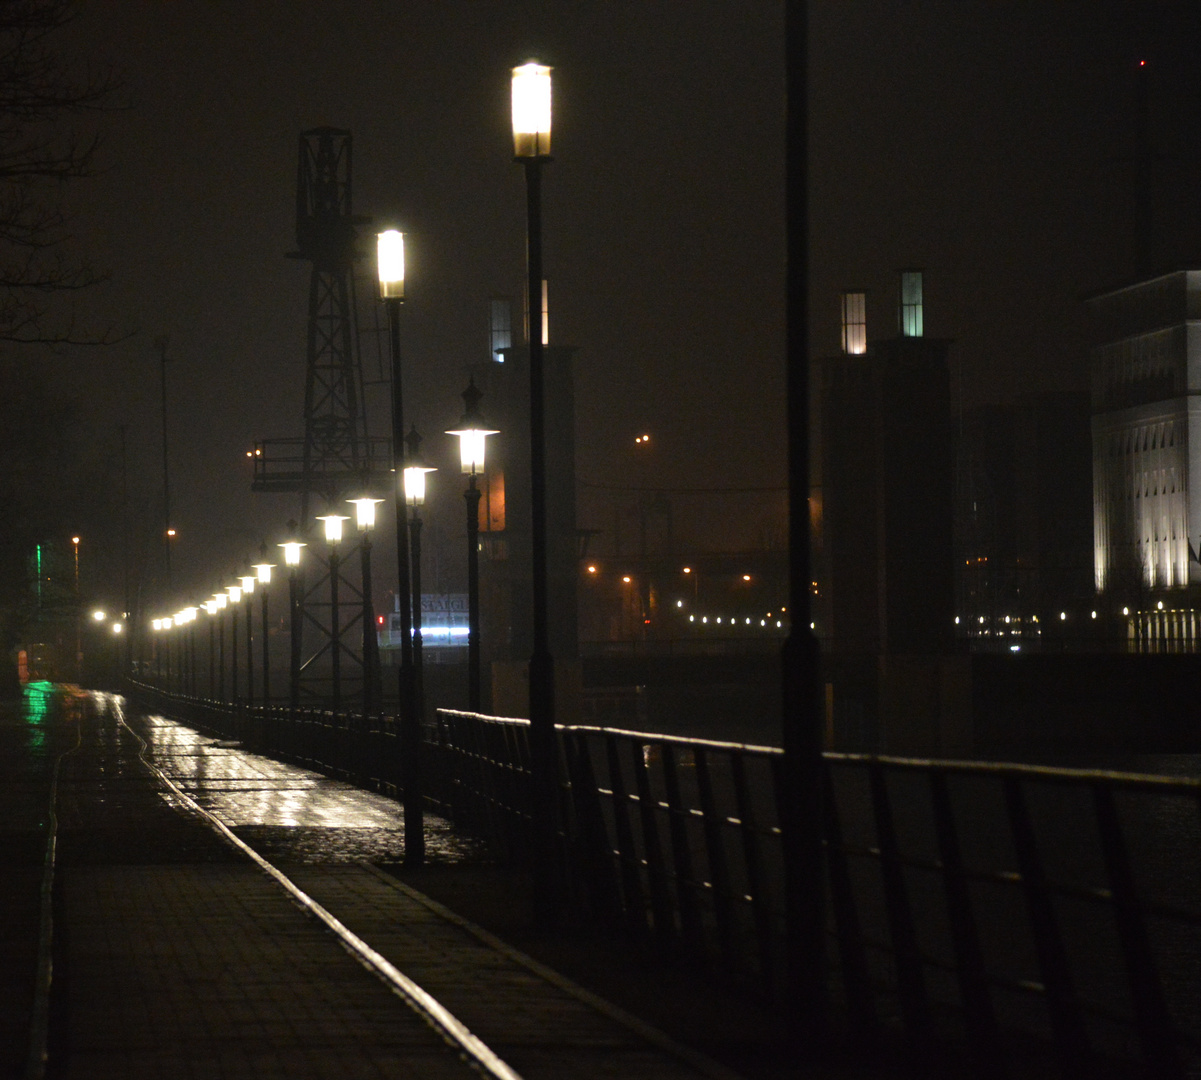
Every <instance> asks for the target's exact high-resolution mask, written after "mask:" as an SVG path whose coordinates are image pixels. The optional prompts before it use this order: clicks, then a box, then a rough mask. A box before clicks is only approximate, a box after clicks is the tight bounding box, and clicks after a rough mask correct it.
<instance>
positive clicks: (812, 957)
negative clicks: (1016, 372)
mask: <svg viewBox="0 0 1201 1080" xmlns="http://www.w3.org/2000/svg"><path fill="white" fill-rule="evenodd" d="M786 19H787V23H786V26H787V29H786V39H787V40H786V45H787V65H788V69H787V79H788V120H787V191H786V198H787V215H788V271H787V282H786V287H787V300H786V302H787V312H788V341H787V357H788V360H787V364H788V372H787V376H788V405H787V413H788V484H789V536H790V539H789V573H790V586H789V590H790V600H789V602H790V603H791V605H792V608H791V615H792V618H791V622H790V628H789V632H788V638H787V640H786V641H785V644H784V649H783V674H784V687H783V691H784V693H783V717H782V721H783V725H782V726H783V747H784V766H783V768H784V785H783V787H784V794H783V797H782V798H781V799H780V826H781V833H782V839H783V845H784V882H785V908H786V917H787V928H788V955H787V970H788V974H789V986H790V991H791V993H790V995H789V1000H790V1001H791V1002H792V1005H793V1009H792V1013H793V1015H792V1016H791V1017H790V1019H791V1021H792V1023H791V1024H790V1029H791V1030H792V1031H793V1032H794V1033H795V1035H796V1038H797V1040H798V1046H799V1047H802V1048H804V1047H810V1048H816V1047H817V1046H818V1045H819V1044H820V1042H821V1041H822V1039H823V1037H824V1034H825V1027H826V942H825V889H824V872H825V871H824V860H823V858H822V832H823V830H822V783H823V761H822V724H821V711H820V709H819V697H818V688H819V686H820V681H819V666H818V665H819V661H820V656H819V651H818V644H817V639H816V637H815V635H814V634H813V632H812V631H811V629H810V626H809V624H810V620H811V614H810V608H811V597H812V594H811V593H810V585H809V583H810V581H811V580H812V577H811V559H810V538H809V132H808V122H807V109H808V103H809V96H808V49H809V27H808V12H807V4H806V2H805V0H789V3H788V6H787V9H786ZM810 1052H811V1053H812V1049H811V1050H810Z"/></svg>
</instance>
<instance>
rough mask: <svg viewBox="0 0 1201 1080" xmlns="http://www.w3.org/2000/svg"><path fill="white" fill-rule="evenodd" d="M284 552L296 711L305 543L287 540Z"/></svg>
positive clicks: (290, 690) (291, 697)
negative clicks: (301, 575) (301, 555)
mask: <svg viewBox="0 0 1201 1080" xmlns="http://www.w3.org/2000/svg"><path fill="white" fill-rule="evenodd" d="M279 546H280V547H281V548H283V550H284V565H285V566H286V567H287V568H288V627H289V631H290V633H289V643H290V657H289V663H288V702H289V704H290V705H291V706H292V708H293V709H295V708H296V707H297V706H298V705H299V704H300V579H299V577H300V549H301V548H302V547H305V544H304V543H303V541H300V540H287V541H285V542H284V543H282V544H280V545H279Z"/></svg>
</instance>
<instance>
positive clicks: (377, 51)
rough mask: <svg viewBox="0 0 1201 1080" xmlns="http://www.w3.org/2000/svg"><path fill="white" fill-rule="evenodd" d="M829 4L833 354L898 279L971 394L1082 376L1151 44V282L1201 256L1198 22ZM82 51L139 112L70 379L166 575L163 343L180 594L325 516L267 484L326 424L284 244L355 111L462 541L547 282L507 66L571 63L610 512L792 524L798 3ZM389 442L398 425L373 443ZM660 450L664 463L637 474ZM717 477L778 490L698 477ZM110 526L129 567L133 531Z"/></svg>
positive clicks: (983, 397)
mask: <svg viewBox="0 0 1201 1080" xmlns="http://www.w3.org/2000/svg"><path fill="white" fill-rule="evenodd" d="M915 8H920V10H919V11H915V10H913V9H915ZM810 10H811V59H812V70H811V84H812V100H811V103H810V116H811V128H812V147H811V163H812V166H811V176H812V227H813V247H812V256H811V259H812V267H813V275H814V276H813V293H812V311H813V332H812V344H813V350H814V352H815V353H816V354H818V355H821V354H827V353H830V352H833V351H834V350H835V349H836V347H837V341H838V327H837V313H838V308H837V294H838V291H839V290H840V289H842V288H848V287H865V288H867V289H868V290H869V299H868V305H869V306H868V319H869V334H870V335H872V336H876V335H879V336H887V335H889V334H891V333H894V332H895V314H894V310H895V297H894V284H893V282H894V277H895V271H896V270H897V269H898V268H900V267H902V266H918V267H922V268H924V269H925V271H926V279H925V282H926V284H925V293H926V331H927V333H928V334H931V335H937V336H945V337H950V338H953V339H954V341H955V345H954V347H953V349H952V364H953V371H952V378H953V387H954V395H955V400H956V403H957V404H958V405H961V406H971V405H973V404H977V403H982V402H991V401H1007V400H1010V399H1011V398H1012V397H1013V396H1014V395H1015V394H1016V393H1018V392H1022V391H1027V390H1039V389H1084V388H1085V387H1086V386H1087V368H1086V362H1085V353H1084V343H1083V338H1082V328H1083V322H1082V316H1083V313H1082V311H1081V305H1080V299H1081V298H1082V297H1083V296H1086V295H1088V294H1089V293H1090V292H1093V291H1096V290H1097V289H1099V288H1102V287H1104V286H1106V285H1109V284H1113V283H1117V282H1121V281H1124V280H1127V279H1129V278H1130V277H1132V275H1133V272H1134V262H1133V226H1132V212H1131V208H1132V203H1133V195H1132V190H1133V186H1132V185H1133V181H1132V178H1133V175H1134V166H1133V163H1132V155H1133V146H1134V139H1133V131H1134V101H1135V90H1134V86H1135V78H1136V65H1137V62H1138V60H1139V59H1146V60H1147V62H1148V64H1149V65H1150V69H1149V72H1148V74H1149V76H1150V78H1151V95H1152V96H1151V114H1152V133H1153V139H1154V142H1155V146H1156V150H1157V152H1158V158H1157V161H1156V166H1155V182H1156V187H1155V206H1156V226H1157V236H1156V262H1157V264H1158V265H1162V266H1163V267H1170V266H1174V265H1179V264H1181V263H1184V262H1190V261H1191V263H1192V264H1193V265H1201V262H1198V260H1199V259H1201V209H1198V207H1197V205H1196V204H1197V202H1198V200H1197V199H1196V197H1195V192H1196V191H1197V189H1198V181H1201V139H1199V135H1201V123H1199V120H1198V117H1199V115H1201V80H1199V78H1198V76H1197V74H1195V72H1194V70H1193V68H1194V67H1195V64H1194V63H1193V60H1194V58H1195V55H1196V50H1195V46H1196V44H1197V43H1198V38H1199V36H1201V35H1199V34H1198V27H1197V25H1196V22H1197V17H1196V16H1194V15H1192V14H1191V12H1190V11H1189V10H1188V8H1187V7H1186V6H1185V5H1180V6H1174V5H1138V6H1137V7H1136V6H1135V5H1118V4H1104V3H1096V2H1090V3H1056V4H1047V3H1044V2H1020V3H1006V4H995V3H985V2H974V0H955V2H947V3H941V2H929V0H927V2H923V3H922V4H921V5H904V4H897V3H882V2H877V3H872V2H866V0H829V2H819V3H813V4H811V5H810ZM68 38H69V42H70V45H71V47H72V49H75V50H77V51H79V52H80V53H81V54H86V55H89V56H90V57H91V58H92V59H93V61H95V62H99V63H101V64H112V65H113V66H115V67H116V68H118V69H119V70H120V71H121V73H122V74H123V75H124V78H125V80H126V89H125V91H124V92H123V98H124V100H125V101H126V102H127V103H128V106H129V107H128V108H127V109H125V110H122V111H118V112H114V113H112V114H110V115H108V116H106V117H103V118H101V120H100V121H99V127H100V130H101V131H102V133H103V135H104V139H105V144H104V150H103V155H102V164H103V167H104V171H103V173H102V174H101V175H100V176H98V177H96V178H94V179H91V180H87V181H83V182H80V183H79V184H78V185H76V186H75V187H74V188H73V189H72V190H71V191H70V192H69V199H70V203H71V206H72V208H73V210H74V211H75V212H76V215H77V216H76V219H75V223H74V234H75V241H74V246H75V249H76V250H78V251H79V252H80V253H81V254H83V255H85V256H86V257H87V258H88V259H89V260H90V261H91V262H92V263H93V264H94V265H95V266H96V267H97V268H99V269H101V270H103V271H105V272H107V274H108V275H109V276H110V281H109V283H108V284H106V285H104V286H102V287H100V288H98V289H96V290H94V291H93V292H92V293H91V294H89V295H87V296H85V297H83V298H81V299H80V301H79V309H78V313H77V314H78V317H79V318H80V319H82V320H84V321H85V322H88V321H91V322H92V323H94V324H98V325H100V324H102V325H112V326H114V327H115V328H117V329H118V330H120V331H122V332H126V333H129V334H130V335H131V336H130V337H129V338H128V339H127V340H126V341H124V342H123V343H121V344H119V345H116V346H112V347H109V348H106V349H96V350H88V349H84V350H75V351H68V352H60V353H58V354H56V355H54V356H47V355H44V354H43V355H41V356H39V357H38V363H39V365H42V368H41V370H51V371H53V374H54V377H55V378H56V379H61V384H62V385H63V387H64V388H68V387H69V388H72V389H74V390H76V391H78V392H80V393H82V394H83V395H84V397H85V400H86V402H87V410H88V415H89V417H90V421H91V423H92V425H93V431H94V439H95V444H96V446H97V448H98V453H99V454H102V455H103V454H114V453H115V448H116V446H117V445H118V434H117V432H118V428H119V425H120V424H121V423H126V424H127V425H129V448H130V479H131V487H132V491H133V495H134V497H133V499H132V503H133V505H134V518H135V519H136V522H137V527H136V528H135V530H134V531H135V534H136V535H135V539H134V547H135V548H136V550H135V553H134V554H135V561H138V562H139V563H144V564H145V565H146V567H147V570H146V573H147V574H148V575H150V576H151V577H152V576H153V570H154V567H153V563H154V558H155V557H156V556H157V535H156V534H157V528H158V523H159V522H160V521H161V483H162V458H161V427H160V423H161V421H160V414H159V401H158V394H159V381H158V380H159V363H158V360H157V355H156V353H155V351H154V348H153V341H154V339H155V338H156V337H157V336H159V335H169V336H170V346H169V356H170V358H171V359H170V362H169V365H168V372H167V373H168V395H169V402H168V410H169V441H170V469H171V486H172V502H173V506H174V511H173V515H172V517H173V524H175V525H176V527H177V528H178V529H179V532H180V536H179V540H178V546H177V547H176V549H175V551H176V555H175V562H176V567H177V584H179V585H180V586H181V590H182V591H186V588H185V587H188V588H195V589H196V590H197V591H199V592H200V594H201V595H208V594H209V593H210V592H211V591H213V590H214V589H215V588H216V587H218V585H220V584H224V583H225V580H226V578H227V577H228V574H229V573H230V572H231V571H232V570H233V568H234V567H235V566H239V565H240V564H241V563H242V561H243V560H244V559H245V557H246V556H247V555H250V554H252V553H255V552H256V549H257V545H258V542H259V540H260V539H263V538H265V539H267V540H268V541H269V542H271V543H274V542H275V541H276V540H277V539H281V538H282V535H281V534H282V530H283V526H284V523H285V522H286V521H287V520H288V518H289V517H291V516H293V515H294V514H295V512H296V508H297V500H296V499H294V498H292V497H285V496H266V495H254V494H252V493H251V492H250V474H249V468H248V463H247V461H246V458H245V452H246V450H247V449H248V448H249V446H250V445H251V444H252V443H253V441H254V440H255V439H259V438H264V437H287V436H299V435H300V434H301V433H302V395H303V387H304V360H305V356H304V337H305V313H306V302H307V279H308V272H307V266H306V265H305V264H303V263H298V262H295V261H292V260H288V259H286V258H285V257H284V255H285V253H286V252H288V251H290V250H292V249H293V248H294V246H295V241H294V199H295V172H296V144H297V136H298V134H299V132H300V131H301V130H302V129H305V128H310V127H314V126H319V125H324V124H330V125H334V126H338V127H345V128H349V129H350V130H351V131H352V132H353V134H354V140H355V144H354V150H355V209H356V211H357V212H358V213H361V214H365V215H370V216H371V217H372V218H373V222H374V224H373V225H371V226H367V227H365V228H364V229H363V233H364V234H365V235H366V236H368V237H370V234H371V233H373V232H374V231H376V229H377V228H383V227H388V226H396V227H399V228H402V229H404V230H405V231H406V233H407V234H408V244H409V268H408V283H407V292H408V301H407V303H406V305H405V309H404V314H403V323H402V335H403V348H404V357H405V376H404V377H405V393H406V409H407V413H408V416H409V417H411V418H412V419H413V420H414V421H415V422H416V424H417V426H418V427H419V429H421V430H422V432H423V433H424V434H425V435H426V436H427V442H426V450H427V452H428V453H427V456H428V457H429V458H431V459H434V458H438V457H441V459H442V460H433V461H431V463H432V464H438V465H441V466H442V467H443V468H444V469H446V470H447V471H446V472H444V473H443V474H442V476H443V477H445V479H446V481H447V482H446V483H444V484H443V485H442V491H443V492H444V493H445V494H444V495H443V501H442V502H437V501H436V502H435V503H434V505H433V506H431V507H430V510H429V518H430V520H431V522H432V523H433V524H434V525H435V526H437V525H438V524H439V523H441V526H442V527H443V528H444V529H445V532H446V535H447V536H448V537H451V538H453V539H454V541H455V543H456V545H457V544H458V543H459V541H460V538H459V534H458V532H457V531H456V530H457V529H458V528H459V521H460V518H461V514H462V504H461V501H460V499H459V493H460V490H461V483H460V481H459V478H458V477H457V476H456V475H454V473H453V471H451V470H452V469H453V464H454V463H453V460H452V458H451V451H452V447H451V446H450V445H449V443H450V439H449V437H443V436H441V435H440V433H441V432H442V431H443V430H444V429H445V428H446V427H448V426H451V424H452V422H453V421H455V420H457V418H458V415H459V412H460V411H461V401H460V399H459V397H458V395H459V393H460V391H461V390H462V389H463V386H464V384H465V381H466V370H467V364H468V363H471V362H474V361H477V360H479V359H481V358H482V357H483V356H484V354H485V351H486V348H487V338H486V325H487V322H486V321H487V303H488V299H489V297H491V296H493V295H512V296H514V297H520V293H521V289H522V281H523V273H524V235H525V234H524V230H525V218H524V188H523V183H522V175H521V170H520V169H519V168H518V167H517V166H516V165H514V164H513V162H512V146H511V139H510V135H509V118H508V78H509V68H510V67H511V66H512V65H513V64H515V63H520V62H522V61H524V60H526V59H529V58H531V57H537V58H538V59H540V60H541V61H542V62H544V63H548V64H551V65H553V66H554V68H555V102H554V112H555V129H554V154H555V160H554V162H553V164H551V165H550V166H549V167H548V169H547V171H546V174H545V181H544V215H545V230H546V253H545V268H546V274H547V277H548V278H549V280H550V307H551V335H552V341H553V342H555V343H559V344H571V345H575V346H578V348H579V353H578V359H577V367H576V392H577V439H578V476H579V479H580V481H581V482H582V483H584V484H585V485H588V486H587V487H585V488H584V489H583V490H582V494H581V521H580V524H581V525H583V526H591V527H598V528H608V526H609V522H608V521H607V520H605V517H606V514H608V513H609V503H610V502H611V500H612V498H613V497H614V496H612V495H611V494H610V493H609V492H608V490H607V489H608V488H611V487H623V486H625V487H629V486H650V487H653V486H657V485H662V486H665V487H668V488H670V489H674V490H676V491H677V492H678V494H677V495H675V496H673V498H674V499H675V500H676V502H677V503H678V505H679V506H680V507H681V508H682V509H685V508H686V509H687V510H688V511H689V512H690V514H691V516H689V513H683V512H682V513H681V514H680V515H678V516H679V517H680V518H681V519H682V520H688V521H691V522H695V523H699V522H702V521H705V520H708V521H710V522H720V523H722V526H723V528H722V529H721V530H719V531H717V533H716V535H708V536H705V537H703V538H702V537H701V536H700V535H699V531H700V530H699V525H698V526H697V527H696V528H697V535H694V536H693V537H691V538H689V537H687V536H685V537H683V538H682V540H683V542H684V543H688V542H690V539H691V542H693V543H695V544H703V545H706V546H711V547H712V546H722V545H723V544H739V543H751V542H754V540H755V538H756V537H757V536H758V535H760V534H761V530H760V528H759V527H760V526H761V525H762V524H763V523H764V522H766V521H768V520H770V519H772V518H773V515H776V516H778V511H779V508H780V506H781V505H782V495H781V494H780V492H779V490H778V489H782V487H783V485H784V483H785V456H784V448H785V432H784V400H783V395H784V386H785V378H784V333H785V325H784V303H783V302H784V271H785V265H786V258H787V245H786V242H785V236H784V207H785V199H784V188H785V184H784V157H785V155H784V150H785V147H784V120H785V100H784V76H785V62H784V60H785V58H784V5H783V4H781V3H768V2H765V0H755V2H753V3H747V2H746V0H730V2H725V0H655V2H653V3H645V2H632V0H630V2H590V3H587V4H578V3H569V2H558V3H552V2H546V3H533V2H521V0H470V2H468V0H458V2H456V0H413V2H410V3H405V4H387V5H385V4H381V3H357V4H347V3H345V2H340V3H335V2H332V0H330V2H303V0H300V2H296V3H290V4H287V5H247V4H245V3H217V2H213V0H205V2H199V0H175V2H172V3H170V4H151V3H147V2H141V0H125V2H123V3H121V4H120V5H117V4H99V3H95V4H91V5H88V6H87V7H86V8H85V9H84V11H83V13H82V15H81V18H80V20H79V21H78V23H77V24H76V25H75V26H74V27H73V28H72V29H71V31H70V34H69V35H68ZM371 247H372V245H370V244H365V248H366V249H367V250H371ZM363 269H364V274H365V275H366V276H365V291H364V297H365V298H368V297H369V296H370V289H371V288H372V287H373V285H372V283H371V280H370V275H371V274H372V273H373V266H372V265H371V263H370V261H368V262H367V263H365V264H364V268H363ZM363 308H364V310H370V304H369V303H364V304H363ZM366 363H367V365H368V367H367V375H368V378H369V379H370V378H373V377H374V374H375V366H374V361H373V360H372V359H371V358H370V357H367V358H366ZM375 392H376V393H377V395H378V396H380V401H379V402H378V404H379V405H380V406H382V404H383V398H382V395H379V391H378V389H377V391H375ZM485 408H486V402H485ZM385 425H386V412H385V411H384V410H383V408H382V407H381V408H377V409H376V411H375V413H374V415H373V430H374V432H375V433H377V434H383V433H384V432H385V430H386V426H385ZM643 431H647V432H650V433H651V434H652V437H653V438H652V449H651V451H650V452H649V453H646V452H642V453H641V454H639V453H638V452H637V451H636V447H635V444H634V438H635V436H636V435H638V434H639V433H641V432H643ZM434 483H435V484H437V483H438V481H437V479H435V481H434ZM696 488H721V489H730V488H758V489H773V488H774V489H777V490H776V491H774V492H773V491H771V490H766V491H757V492H753V493H751V494H749V495H747V496H731V495H728V494H726V495H705V494H696V493H693V494H688V493H685V492H683V490H682V489H696ZM731 522H734V523H736V524H730V523H731ZM86 524H87V523H84V524H81V525H80V528H81V529H84V528H85V525H86ZM93 527H94V528H95V530H96V534H97V535H99V536H102V537H104V540H103V543H104V544H106V545H109V546H110V547H111V545H112V544H113V543H115V539H114V538H116V537H118V536H119V535H120V532H119V528H118V527H116V526H115V525H114V524H113V523H112V522H111V521H110V522H107V523H104V522H97V523H94V526H93ZM603 542H604V540H603V538H602V540H601V543H602V544H603ZM105 561H106V560H104V559H102V558H101V557H100V556H99V555H97V563H102V562H105ZM448 573H450V574H451V576H452V578H453V568H452V569H451V570H448ZM446 584H447V585H448V586H449V587H451V588H455V587H458V588H461V587H462V586H461V584H457V583H456V582H455V581H454V580H449V581H447V582H446ZM97 587H98V588H99V587H100V583H99V582H97ZM183 599H184V597H183V595H182V593H181V595H180V596H179V599H178V602H179V603H182V602H183Z"/></svg>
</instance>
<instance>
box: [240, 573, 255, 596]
mask: <svg viewBox="0 0 1201 1080" xmlns="http://www.w3.org/2000/svg"><path fill="white" fill-rule="evenodd" d="M238 580H239V581H240V582H241V583H242V592H244V593H245V594H246V595H247V596H249V595H250V594H251V593H252V592H254V582H255V576H254V575H253V574H240V575H239V576H238Z"/></svg>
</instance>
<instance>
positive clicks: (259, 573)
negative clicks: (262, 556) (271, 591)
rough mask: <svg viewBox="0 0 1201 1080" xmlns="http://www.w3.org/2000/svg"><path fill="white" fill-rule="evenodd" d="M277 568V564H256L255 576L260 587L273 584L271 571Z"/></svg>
mask: <svg viewBox="0 0 1201 1080" xmlns="http://www.w3.org/2000/svg"><path fill="white" fill-rule="evenodd" d="M274 568H275V563H269V562H260V563H255V564H254V576H255V577H256V578H258V582H259V584H260V585H270V584H271V571H272V570H273V569H274Z"/></svg>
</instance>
